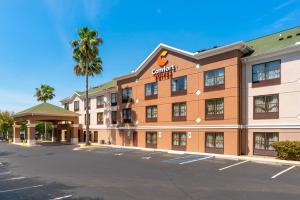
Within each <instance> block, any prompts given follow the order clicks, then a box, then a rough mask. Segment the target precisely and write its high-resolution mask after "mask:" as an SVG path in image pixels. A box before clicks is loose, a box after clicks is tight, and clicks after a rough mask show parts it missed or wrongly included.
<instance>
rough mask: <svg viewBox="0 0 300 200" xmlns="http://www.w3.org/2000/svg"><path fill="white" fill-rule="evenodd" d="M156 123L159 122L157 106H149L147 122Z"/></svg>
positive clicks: (147, 108)
mask: <svg viewBox="0 0 300 200" xmlns="http://www.w3.org/2000/svg"><path fill="white" fill-rule="evenodd" d="M156 121H157V106H147V107H146V122H156Z"/></svg>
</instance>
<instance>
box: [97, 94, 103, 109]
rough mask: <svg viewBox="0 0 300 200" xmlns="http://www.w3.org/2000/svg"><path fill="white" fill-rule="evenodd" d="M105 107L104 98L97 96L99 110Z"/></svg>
mask: <svg viewBox="0 0 300 200" xmlns="http://www.w3.org/2000/svg"><path fill="white" fill-rule="evenodd" d="M103 107H104V96H103V95H102V96H97V108H103Z"/></svg>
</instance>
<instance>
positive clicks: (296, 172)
mask: <svg viewBox="0 0 300 200" xmlns="http://www.w3.org/2000/svg"><path fill="white" fill-rule="evenodd" d="M0 162H1V164H0V199H230V200H232V199H238V200H240V199H254V198H258V199H299V196H300V190H299V188H300V167H298V166H291V165H271V164H264V163H254V162H251V161H243V160H225V159H217V158H214V157H213V156H207V155H188V154H169V153H166V152H158V151H142V150H135V149H125V148H110V147H97V148H94V147H91V148H89V149H79V148H77V147H76V146H73V145H59V144H57V145H56V144H54V145H45V146H44V145H43V146H37V147H31V148H26V147H20V146H15V145H8V144H6V143H1V144H0Z"/></svg>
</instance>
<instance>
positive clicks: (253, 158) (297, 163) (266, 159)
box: [74, 143, 300, 166]
mask: <svg viewBox="0 0 300 200" xmlns="http://www.w3.org/2000/svg"><path fill="white" fill-rule="evenodd" d="M79 145H80V147H79V148H82V149H89V148H97V147H113V148H127V149H138V150H142V151H160V152H166V153H170V154H181V155H183V154H195V155H207V156H213V157H215V158H222V159H228V160H249V161H252V162H257V163H266V164H279V165H295V166H300V161H293V160H280V159H277V158H272V157H263V156H234V155H222V154H212V153H199V152H189V151H174V150H164V149H151V148H142V147H128V146H120V145H105V144H98V143H91V146H85V144H79ZM74 150H78V148H75V149H74Z"/></svg>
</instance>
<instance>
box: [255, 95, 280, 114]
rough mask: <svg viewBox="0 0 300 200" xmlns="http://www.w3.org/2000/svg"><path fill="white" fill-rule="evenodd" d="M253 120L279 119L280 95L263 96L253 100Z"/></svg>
mask: <svg viewBox="0 0 300 200" xmlns="http://www.w3.org/2000/svg"><path fill="white" fill-rule="evenodd" d="M253 101H254V102H253V106H254V108H253V109H254V112H253V119H278V118H279V95H278V94H272V95H263V96H255V97H254V98H253Z"/></svg>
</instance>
